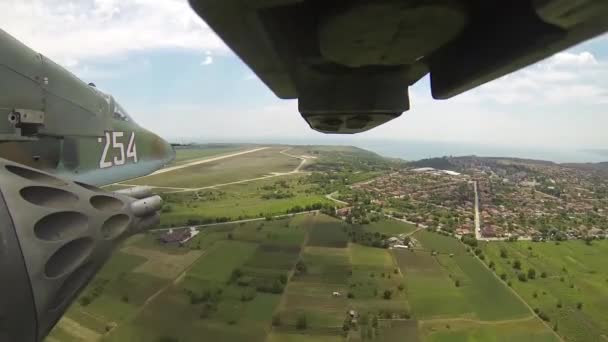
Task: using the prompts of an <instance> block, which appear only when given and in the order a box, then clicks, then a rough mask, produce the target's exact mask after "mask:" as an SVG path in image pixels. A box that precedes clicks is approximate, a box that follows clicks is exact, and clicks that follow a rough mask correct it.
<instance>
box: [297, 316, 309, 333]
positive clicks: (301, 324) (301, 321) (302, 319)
mask: <svg viewBox="0 0 608 342" xmlns="http://www.w3.org/2000/svg"><path fill="white" fill-rule="evenodd" d="M307 328H308V321H307V320H306V315H300V316H299V317H298V320H297V321H296V329H298V330H306V329H307Z"/></svg>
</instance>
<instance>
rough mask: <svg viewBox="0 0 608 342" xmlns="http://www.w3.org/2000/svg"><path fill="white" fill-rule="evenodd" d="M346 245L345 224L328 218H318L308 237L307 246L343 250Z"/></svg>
mask: <svg viewBox="0 0 608 342" xmlns="http://www.w3.org/2000/svg"><path fill="white" fill-rule="evenodd" d="M347 244H348V235H347V234H346V224H344V223H343V222H342V221H340V220H337V219H334V218H331V217H329V216H320V217H319V218H318V220H317V221H316V222H315V224H314V225H313V226H312V228H311V231H310V234H309V237H308V245H309V246H318V247H333V248H344V247H346V245H347Z"/></svg>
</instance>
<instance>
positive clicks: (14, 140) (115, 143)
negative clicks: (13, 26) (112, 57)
mask: <svg viewBox="0 0 608 342" xmlns="http://www.w3.org/2000/svg"><path fill="white" fill-rule="evenodd" d="M0 46H2V47H3V49H2V53H0V89H2V91H1V92H0V158H5V159H8V160H12V161H14V162H17V163H20V164H24V165H27V166H30V167H34V168H37V169H41V170H45V171H47V172H51V173H55V174H58V175H60V176H63V177H66V178H69V179H73V180H76V181H81V182H85V183H88V184H94V185H104V184H110V183H114V182H118V181H122V180H126V179H130V178H135V177H139V176H142V175H146V174H149V173H150V172H152V171H155V170H157V169H159V168H161V167H162V166H164V165H166V164H167V163H169V162H170V161H171V160H172V159H173V158H174V156H175V152H174V151H173V148H172V147H171V146H170V145H169V144H168V143H167V142H165V141H164V140H163V139H161V138H160V137H158V136H157V135H155V134H154V133H151V132H149V131H147V130H146V129H144V128H142V127H141V126H139V125H138V124H137V123H135V122H134V121H133V119H132V118H131V117H130V116H129V114H128V113H127V112H126V111H125V110H124V109H123V108H122V107H121V106H120V104H119V103H118V102H117V101H116V100H115V99H114V98H113V97H112V96H110V95H108V94H105V93H103V92H101V91H100V90H98V89H97V88H96V87H95V86H94V85H93V84H86V83H84V82H83V81H81V80H79V79H78V78H77V77H76V76H74V75H73V74H71V73H70V72H69V71H67V70H65V69H64V68H62V67H61V66H59V65H57V64H55V63H54V62H53V61H51V60H50V59H48V58H46V57H45V56H43V55H41V54H39V53H36V52H34V51H33V50H31V49H29V48H28V47H26V46H25V45H23V44H22V43H20V42H19V41H17V40H16V39H14V38H13V37H11V36H10V35H9V34H7V33H6V32H4V31H2V30H0Z"/></svg>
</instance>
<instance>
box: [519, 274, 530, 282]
mask: <svg viewBox="0 0 608 342" xmlns="http://www.w3.org/2000/svg"><path fill="white" fill-rule="evenodd" d="M517 279H519V281H528V277H526V274H525V273H518V274H517Z"/></svg>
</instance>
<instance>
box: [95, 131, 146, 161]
mask: <svg viewBox="0 0 608 342" xmlns="http://www.w3.org/2000/svg"><path fill="white" fill-rule="evenodd" d="M124 136H125V133H124V132H106V134H105V136H104V137H103V138H99V139H97V141H98V142H100V143H103V144H104V146H103V151H102V152H101V158H100V159H99V168H100V169H107V168H109V167H112V166H120V165H125V163H126V162H127V160H129V159H132V160H133V162H134V163H137V161H138V159H137V146H136V143H135V132H131V135H130V137H129V142H128V144H127V150H126V151H125V143H124V140H125V139H124ZM111 150H115V151H117V152H116V153H115V154H117V155H115V156H114V158H112V159H110V160H108V153H109V152H110V151H111Z"/></svg>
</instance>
